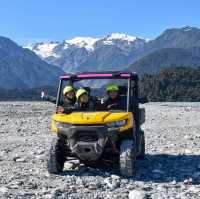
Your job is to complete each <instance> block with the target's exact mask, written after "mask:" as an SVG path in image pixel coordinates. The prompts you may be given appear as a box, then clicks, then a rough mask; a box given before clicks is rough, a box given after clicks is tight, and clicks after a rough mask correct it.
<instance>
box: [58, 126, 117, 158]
mask: <svg viewBox="0 0 200 199" xmlns="http://www.w3.org/2000/svg"><path fill="white" fill-rule="evenodd" d="M59 135H60V136H64V137H65V138H66V139H67V141H68V145H69V148H70V150H71V153H72V154H74V155H75V156H77V157H78V158H79V159H81V160H83V161H96V160H98V159H99V158H100V156H101V154H102V153H103V150H104V147H105V144H106V141H107V139H108V137H109V133H108V128H107V127H105V126H70V127H67V128H65V129H62V130H61V131H59ZM115 135H116V132H115Z"/></svg>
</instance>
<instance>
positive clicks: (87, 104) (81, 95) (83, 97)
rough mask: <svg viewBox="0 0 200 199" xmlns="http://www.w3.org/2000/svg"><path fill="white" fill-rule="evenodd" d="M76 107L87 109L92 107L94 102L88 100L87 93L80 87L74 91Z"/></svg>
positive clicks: (82, 109) (81, 109)
mask: <svg viewBox="0 0 200 199" xmlns="http://www.w3.org/2000/svg"><path fill="white" fill-rule="evenodd" d="M76 98H77V102H76V108H77V109H78V110H80V111H88V110H91V109H92V108H94V103H93V102H92V100H90V97H89V93H88V92H87V91H86V90H85V89H84V88H80V89H79V90H78V91H77V92H76Z"/></svg>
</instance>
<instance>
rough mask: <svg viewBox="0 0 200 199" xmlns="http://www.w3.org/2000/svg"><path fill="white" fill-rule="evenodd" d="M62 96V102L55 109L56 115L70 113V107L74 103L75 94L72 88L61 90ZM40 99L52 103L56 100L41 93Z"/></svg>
mask: <svg viewBox="0 0 200 199" xmlns="http://www.w3.org/2000/svg"><path fill="white" fill-rule="evenodd" d="M63 95H64V100H63V102H61V104H60V106H58V107H57V109H56V112H57V113H70V112H71V110H70V107H72V106H74V104H75V103H76V94H75V89H74V88H73V87H72V86H66V87H65V88H64V89H63ZM41 98H42V99H44V100H46V101H50V102H52V103H56V98H55V97H52V96H49V95H45V93H44V92H42V93H41Z"/></svg>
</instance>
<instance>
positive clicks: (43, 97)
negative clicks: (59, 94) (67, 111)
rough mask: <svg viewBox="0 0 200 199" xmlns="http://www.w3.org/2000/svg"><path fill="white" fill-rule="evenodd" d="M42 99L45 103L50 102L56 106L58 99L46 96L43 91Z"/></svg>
mask: <svg viewBox="0 0 200 199" xmlns="http://www.w3.org/2000/svg"><path fill="white" fill-rule="evenodd" d="M41 98H42V99H43V100H44V101H48V102H51V103H54V104H56V97H53V96H50V95H46V94H45V93H44V92H43V91H42V92H41Z"/></svg>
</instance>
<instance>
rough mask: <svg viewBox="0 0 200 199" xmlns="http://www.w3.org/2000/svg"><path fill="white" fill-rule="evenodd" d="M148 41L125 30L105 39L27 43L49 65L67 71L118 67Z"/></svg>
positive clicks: (80, 38) (82, 38)
mask: <svg viewBox="0 0 200 199" xmlns="http://www.w3.org/2000/svg"><path fill="white" fill-rule="evenodd" d="M146 42H147V40H145V39H142V38H138V37H133V36H129V35H126V34H122V33H113V34H110V35H107V36H105V37H103V38H90V37H76V38H74V39H72V40H65V41H63V42H49V43H36V44H31V45H28V46H26V48H28V49H30V50H32V51H34V52H35V53H36V54H37V55H38V56H39V57H41V58H42V59H44V60H45V61H47V62H48V63H50V64H54V65H57V66H59V67H61V68H62V69H63V70H65V71H67V72H77V71H94V70H106V69H107V70H111V69H115V70H118V69H120V68H121V67H125V66H128V65H129V64H131V63H133V60H134V57H135V56H134V55H136V52H137V51H138V50H139V49H141V48H143V47H144V45H145V43H146Z"/></svg>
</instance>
